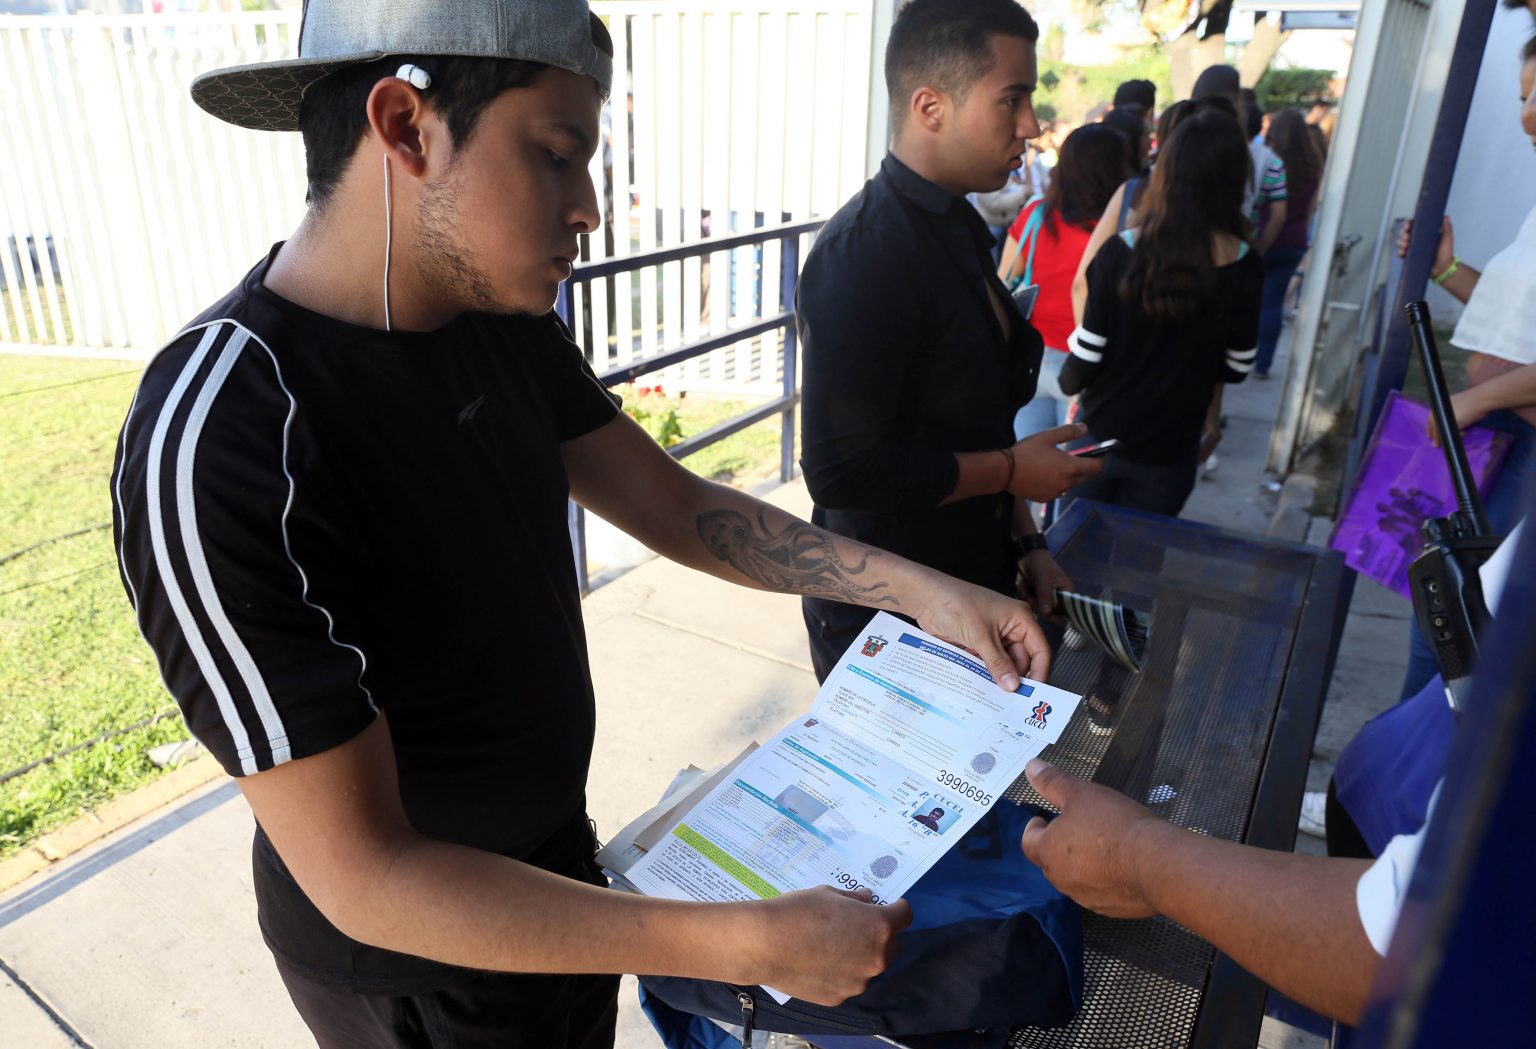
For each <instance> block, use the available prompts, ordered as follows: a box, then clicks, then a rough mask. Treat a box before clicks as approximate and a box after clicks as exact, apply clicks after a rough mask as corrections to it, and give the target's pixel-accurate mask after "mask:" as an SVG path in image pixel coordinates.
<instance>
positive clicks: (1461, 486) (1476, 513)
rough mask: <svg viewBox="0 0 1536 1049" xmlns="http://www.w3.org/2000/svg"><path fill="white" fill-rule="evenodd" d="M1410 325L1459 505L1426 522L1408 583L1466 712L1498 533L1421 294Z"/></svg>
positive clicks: (1452, 694) (1448, 683) (1449, 695)
mask: <svg viewBox="0 0 1536 1049" xmlns="http://www.w3.org/2000/svg"><path fill="white" fill-rule="evenodd" d="M1404 312H1406V313H1407V315H1408V330H1409V331H1411V332H1412V333H1413V341H1414V343H1415V344H1416V345H1417V346H1418V347H1419V356H1420V357H1421V358H1423V361H1424V378H1425V379H1426V380H1427V381H1428V384H1429V404H1430V410H1431V411H1432V412H1434V415H1435V425H1436V426H1437V427H1439V429H1440V442H1441V446H1442V447H1443V448H1444V449H1445V465H1446V466H1447V468H1449V470H1450V472H1451V483H1452V484H1453V485H1455V487H1456V502H1457V503H1458V509H1456V510H1452V511H1451V512H1450V513H1449V514H1446V515H1445V516H1444V517H1431V518H1430V519H1429V520H1427V521H1425V522H1424V523H1423V525H1422V526H1421V527H1420V531H1421V532H1423V534H1424V551H1423V553H1421V554H1420V555H1419V556H1418V557H1417V558H1415V559H1414V561H1413V563H1412V564H1411V565H1409V566H1408V587H1409V590H1410V591H1411V592H1412V594H1413V612H1414V617H1415V618H1416V619H1417V620H1418V624H1419V630H1420V632H1421V633H1422V634H1423V636H1424V639H1425V640H1426V641H1428V642H1429V646H1430V648H1431V649H1433V650H1434V653H1435V662H1436V663H1437V664H1439V667H1440V676H1441V678H1442V679H1443V680H1444V682H1445V696H1446V699H1447V700H1449V701H1450V704H1451V709H1452V710H1454V711H1457V712H1458V713H1460V711H1461V704H1462V699H1463V697H1464V696H1465V695H1466V693H1467V691H1468V690H1469V688H1470V687H1471V680H1472V668H1473V664H1474V663H1475V662H1476V660H1477V637H1478V635H1479V634H1480V633H1482V629H1483V626H1484V625H1485V624H1486V623H1487V621H1488V606H1487V604H1486V603H1485V602H1484V600H1483V586H1482V581H1481V580H1480V579H1479V578H1478V568H1479V567H1481V565H1482V564H1483V562H1484V561H1487V560H1488V558H1489V557H1491V556H1493V552H1494V550H1496V549H1497V548H1498V545H1499V539H1498V537H1496V536H1493V535H1490V534H1489V530H1488V517H1487V515H1486V514H1484V512H1483V501H1482V499H1480V498H1479V497H1478V494H1477V487H1476V486H1475V485H1474V484H1473V483H1472V468H1471V466H1469V465H1468V463H1467V447H1466V445H1465V444H1464V443H1462V440H1461V430H1460V429H1459V428H1458V427H1457V426H1456V413H1455V412H1454V411H1452V410H1451V394H1450V391H1449V390H1447V389H1446V388H1445V372H1443V371H1441V370H1440V351H1439V350H1438V349H1437V348H1436V347H1435V333H1434V332H1433V331H1432V330H1431V329H1430V327H1429V307H1428V306H1427V305H1425V303H1424V302H1423V301H1422V300H1421V301H1419V302H1410V303H1409V304H1408V305H1407V306H1406V307H1404Z"/></svg>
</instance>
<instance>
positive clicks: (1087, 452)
mask: <svg viewBox="0 0 1536 1049" xmlns="http://www.w3.org/2000/svg"><path fill="white" fill-rule="evenodd" d="M1119 447H1120V439H1119V438H1118V437H1111V438H1110V439H1109V440H1107V441H1100V442H1099V443H1098V444H1090V445H1089V446H1088V447H1086V448H1077V449H1074V450H1073V451H1072V454H1073V455H1081V456H1082V457H1083V458H1084V459H1098V458H1100V457H1101V456H1105V455H1108V454H1109V453H1110V452H1112V451H1114V450H1115V449H1116V448H1119Z"/></svg>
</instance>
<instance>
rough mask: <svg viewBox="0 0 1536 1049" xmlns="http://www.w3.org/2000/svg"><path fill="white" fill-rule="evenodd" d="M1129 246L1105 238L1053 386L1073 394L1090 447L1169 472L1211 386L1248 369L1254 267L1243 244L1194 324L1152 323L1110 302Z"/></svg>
mask: <svg viewBox="0 0 1536 1049" xmlns="http://www.w3.org/2000/svg"><path fill="white" fill-rule="evenodd" d="M1130 239H1131V238H1129V237H1128V236H1127V235H1126V234H1121V235H1120V236H1117V237H1111V238H1110V239H1109V240H1107V241H1105V242H1104V246H1103V247H1102V248H1100V249H1099V253H1098V254H1097V255H1095V256H1094V258H1093V261H1092V262H1091V263H1089V264H1088V273H1087V280H1088V302H1087V304H1086V305H1085V306H1084V308H1083V323H1082V325H1081V326H1080V327H1079V328H1078V329H1077V330H1076V331H1074V332H1073V333H1072V335H1071V337H1070V338H1068V340H1067V346H1068V349H1069V350H1070V356H1068V358H1067V361H1066V363H1065V364H1063V365H1062V368H1061V377H1060V383H1061V388H1062V391H1063V392H1065V393H1067V394H1069V395H1070V394H1076V393H1081V395H1082V408H1083V415H1082V421H1083V422H1084V423H1086V424H1087V426H1088V432H1089V433H1090V434H1092V435H1093V437H1094V438H1095V439H1096V440H1100V441H1107V440H1109V439H1110V438H1112V437H1113V438H1117V439H1118V440H1119V441H1120V447H1119V448H1117V449H1116V450H1115V453H1114V454H1116V455H1119V456H1123V457H1124V458H1126V459H1128V460H1131V461H1132V462H1138V463H1149V464H1150V463H1169V462H1174V461H1177V460H1179V459H1184V458H1187V457H1190V456H1193V455H1194V454H1195V451H1196V449H1197V448H1198V446H1199V443H1200V430H1201V428H1202V426H1203V425H1204V422H1205V413H1206V409H1207V408H1208V407H1209V405H1210V403H1211V394H1212V393H1213V392H1214V390H1215V387H1216V385H1217V384H1218V383H1237V382H1242V381H1243V380H1244V379H1246V378H1247V377H1248V373H1249V372H1250V371H1252V370H1253V362H1254V358H1255V356H1256V355H1257V352H1258V351H1257V347H1258V344H1259V304H1260V298H1261V296H1262V292H1263V283H1264V263H1263V261H1262V260H1261V259H1260V258H1259V255H1258V253H1257V252H1255V251H1250V250H1247V245H1246V244H1245V245H1243V250H1242V252H1241V254H1240V256H1239V258H1237V259H1236V260H1235V261H1233V262H1230V263H1228V264H1227V265H1225V266H1218V267H1216V286H1215V290H1214V292H1213V294H1212V296H1211V298H1210V301H1209V302H1208V303H1207V304H1206V305H1205V307H1204V308H1203V309H1202V310H1201V311H1200V313H1199V314H1198V315H1196V316H1195V317H1193V318H1192V319H1190V320H1188V321H1185V322H1183V323H1179V324H1166V323H1159V322H1157V321H1154V320H1152V319H1151V318H1149V317H1148V316H1146V314H1144V313H1143V312H1142V311H1141V307H1140V305H1139V304H1137V303H1127V302H1125V301H1124V300H1123V299H1121V298H1120V278H1121V276H1122V275H1123V274H1124V273H1125V268H1126V267H1127V266H1128V265H1130V261H1131V252H1132V250H1133V249H1132V247H1131V245H1130V244H1129V243H1127V241H1128V240H1130Z"/></svg>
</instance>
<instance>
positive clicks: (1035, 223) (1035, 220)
mask: <svg viewBox="0 0 1536 1049" xmlns="http://www.w3.org/2000/svg"><path fill="white" fill-rule="evenodd" d="M1044 199H1045V198H1044V197H1042V196H1040V195H1039V194H1036V195H1035V196H1033V197H1030V198H1029V199H1028V200H1026V201H1025V202H1024V207H1026V208H1027V207H1029V206H1030V205H1031V204H1034V205H1035V210H1034V211H1033V212H1032V213H1031V214H1030V216H1029V218H1028V219H1026V220H1025V221H1024V228H1023V229H1022V230H1020V231H1019V240H1018V243H1016V244H1014V246H1013V255H1012V256H1011V257H1010V258H1009V259H1008V266H1007V268H1006V269H1004V270H1003V272H1004V273H1012V272H1013V267H1014V265H1015V264H1016V263H1017V262H1018V261H1019V252H1021V251H1023V250H1024V241H1025V240H1026V239H1027V238H1028V237H1029V231H1030V229H1031V228H1039V224H1040V223H1039V219H1040V208H1041V205H1040V204H1039V203H1038V202H1039V201H1042V200H1044ZM1030 255H1031V257H1033V255H1034V253H1033V252H1031V253H1030ZM1027 283H1028V281H1027V280H1024V279H1020V280H1013V279H1012V278H1009V279H1008V280H1005V281H1003V284H1004V286H1006V287H1007V289H1008V290H1009V291H1012V290H1013V289H1014V288H1020V287H1023V286H1024V285H1025V284H1027Z"/></svg>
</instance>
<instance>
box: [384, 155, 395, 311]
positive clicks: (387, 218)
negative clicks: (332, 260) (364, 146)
mask: <svg viewBox="0 0 1536 1049" xmlns="http://www.w3.org/2000/svg"><path fill="white" fill-rule="evenodd" d="M389 197H390V194H389V155H388V154H387V153H386V154H385V155H384V330H385V331H394V330H395V329H394V328H393V327H392V326H391V325H390V323H389V248H390V234H391V232H392V228H393V226H394V216H393V215H392V214H391V213H390V201H389Z"/></svg>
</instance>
